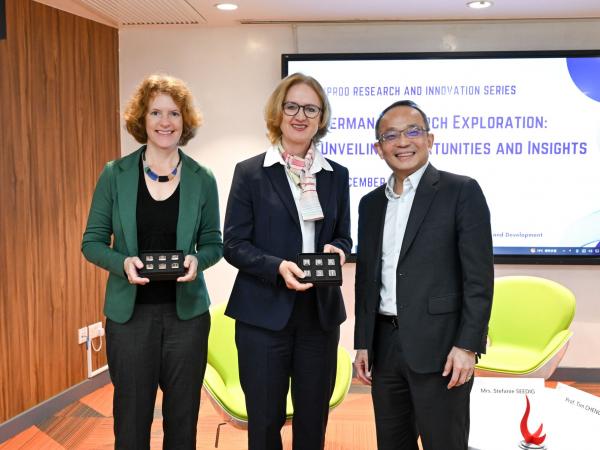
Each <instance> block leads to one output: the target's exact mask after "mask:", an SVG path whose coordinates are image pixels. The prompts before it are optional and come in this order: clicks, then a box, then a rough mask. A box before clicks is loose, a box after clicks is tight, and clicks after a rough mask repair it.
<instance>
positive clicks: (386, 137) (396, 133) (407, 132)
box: [379, 127, 429, 143]
mask: <svg viewBox="0 0 600 450" xmlns="http://www.w3.org/2000/svg"><path fill="white" fill-rule="evenodd" d="M427 132H429V130H427V129H425V128H421V127H408V128H405V129H404V130H391V131H387V132H386V133H383V134H382V135H380V136H379V142H382V143H383V142H393V141H397V140H398V139H400V136H401V135H404V137H405V138H407V139H417V138H420V137H421V136H423V135H424V134H425V133H427Z"/></svg>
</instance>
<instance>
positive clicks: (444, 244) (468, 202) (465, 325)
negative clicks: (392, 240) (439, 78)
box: [354, 164, 494, 373]
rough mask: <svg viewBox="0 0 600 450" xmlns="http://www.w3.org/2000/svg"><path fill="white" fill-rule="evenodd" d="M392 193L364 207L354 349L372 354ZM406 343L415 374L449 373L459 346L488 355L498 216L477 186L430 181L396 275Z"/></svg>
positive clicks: (444, 176)
mask: <svg viewBox="0 0 600 450" xmlns="http://www.w3.org/2000/svg"><path fill="white" fill-rule="evenodd" d="M387 202H388V200H387V197H386V195H385V185H383V186H380V187H378V188H377V189H375V190H373V191H371V192H370V193H368V194H367V195H365V196H364V197H363V198H362V199H361V201H360V204H359V220H358V252H357V268H356V285H355V302H356V303H355V307H356V309H355V314H356V323H355V336H354V347H355V348H356V349H367V350H368V353H369V360H370V363H372V355H373V336H374V330H375V322H376V318H377V314H378V311H379V303H380V291H381V248H382V245H385V243H383V242H382V239H383V226H384V222H385V213H386V209H387ZM396 280H397V281H396V306H397V311H398V323H399V329H398V337H399V339H400V342H401V345H402V350H403V352H404V354H405V357H406V361H407V363H408V365H409V366H410V368H411V369H412V370H414V371H416V372H419V373H434V372H441V371H442V369H443V367H444V364H445V363H446V358H447V356H448V353H449V352H450V349H451V348H452V346H456V347H459V348H464V349H468V350H472V351H474V352H477V353H485V346H486V337H487V330H488V321H489V317H490V312H491V307H492V296H493V289H494V266H493V251H492V233H491V226H490V212H489V209H488V206H487V203H486V200H485V197H484V195H483V192H482V191H481V188H480V187H479V184H478V183H477V182H476V181H475V180H473V179H472V178H468V177H465V176H461V175H455V174H452V173H449V172H443V171H438V170H437V169H436V168H435V167H433V166H432V165H431V164H429V166H428V167H427V169H426V170H425V172H424V173H423V177H422V178H421V181H420V182H419V185H418V187H417V191H416V193H415V198H414V201H413V204H412V208H411V211H410V215H409V219H408V223H407V226H406V231H405V234H404V240H403V241H402V247H401V250H400V256H399V258H398V266H397V271H396Z"/></svg>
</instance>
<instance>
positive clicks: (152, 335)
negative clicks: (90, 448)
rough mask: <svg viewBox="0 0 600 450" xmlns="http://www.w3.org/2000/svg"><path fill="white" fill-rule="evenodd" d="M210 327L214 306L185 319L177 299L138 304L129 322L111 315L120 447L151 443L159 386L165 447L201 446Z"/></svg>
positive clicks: (142, 447) (141, 449)
mask: <svg viewBox="0 0 600 450" xmlns="http://www.w3.org/2000/svg"><path fill="white" fill-rule="evenodd" d="M209 330H210V315H209V314H208V312H207V313H205V314H203V315H201V316H198V317H195V318H193V319H191V320H180V319H179V318H178V317H177V313H176V311H175V304H174V303H165V304H158V305H150V304H141V305H136V306H135V312H134V314H133V317H132V318H131V320H129V321H128V322H127V323H124V324H119V323H116V322H113V321H112V320H110V319H107V320H106V344H107V356H108V368H109V372H110V378H111V380H112V383H113V385H114V387H115V393H114V399H113V402H114V403H113V416H114V431H115V448H116V449H124V450H125V449H126V450H147V449H149V448H150V428H151V425H152V419H153V418H154V403H155V401H156V392H157V389H158V387H159V386H160V388H161V390H162V391H163V402H162V415H163V430H164V439H163V449H167V450H174V449H182V450H183V449H186V450H188V449H189V450H191V449H195V448H196V424H197V422H198V410H199V407H200V390H201V388H202V379H203V378H204V371H205V369H206V357H207V346H208V332H209Z"/></svg>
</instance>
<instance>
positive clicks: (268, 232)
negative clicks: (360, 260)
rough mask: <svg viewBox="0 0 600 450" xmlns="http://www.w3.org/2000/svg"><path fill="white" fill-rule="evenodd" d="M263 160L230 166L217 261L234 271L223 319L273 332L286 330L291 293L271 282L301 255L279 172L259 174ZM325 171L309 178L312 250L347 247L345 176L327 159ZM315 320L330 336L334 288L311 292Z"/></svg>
mask: <svg viewBox="0 0 600 450" xmlns="http://www.w3.org/2000/svg"><path fill="white" fill-rule="evenodd" d="M264 159H265V153H262V154H260V155H257V156H255V157H253V158H250V159H247V160H246V161H242V162H240V163H239V164H237V166H236V168H235V172H234V175H233V182H232V186H231V191H230V193H229V199H228V201H227V210H226V213H225V224H224V232H223V241H224V249H223V255H224V257H225V259H226V260H227V262H229V263H230V264H231V265H233V266H235V267H237V268H238V269H239V272H238V275H237V278H236V280H235V283H234V285H233V290H232V292H231V296H230V298H229V303H228V305H227V309H226V312H225V313H226V315H228V316H230V317H232V318H234V319H236V320H239V321H241V322H244V323H247V324H250V325H254V326H258V327H262V328H266V329H269V330H281V329H283V327H285V325H286V324H287V322H288V320H289V318H290V315H291V313H292V309H293V306H294V299H295V297H296V291H293V290H290V289H288V288H287V287H286V286H285V283H284V281H283V278H282V277H281V276H280V275H279V265H280V264H281V262H282V261H283V260H289V261H294V262H296V260H297V255H298V253H301V252H302V233H301V231H300V219H299V217H298V210H297V208H296V204H295V202H294V198H293V195H292V191H291V189H290V186H289V183H288V179H287V175H286V173H285V169H284V167H283V165H281V164H274V165H272V166H269V167H263V162H264ZM328 162H329V164H330V165H331V167H332V168H333V171H328V170H321V171H319V172H318V173H317V175H316V176H317V192H318V195H319V201H320V203H321V208H322V210H323V214H324V216H325V217H324V218H323V219H322V220H319V221H317V222H316V223H315V251H317V252H320V251H322V250H323V247H324V245H325V244H332V245H334V246H336V247H338V248H340V249H342V250H343V251H344V252H345V253H349V252H350V250H351V248H352V239H351V237H350V199H349V197H350V195H349V185H348V169H346V168H345V167H343V166H341V165H339V164H337V163H335V162H333V161H330V160H328ZM313 289H314V290H315V293H316V298H317V305H318V307H317V309H318V313H319V321H320V324H321V327H322V328H323V329H324V330H330V329H332V328H334V327H336V326H338V325H339V324H340V323H342V322H343V321H344V320H345V319H346V310H345V308H344V302H343V299H342V293H341V290H340V288H339V287H337V286H335V287H319V288H313Z"/></svg>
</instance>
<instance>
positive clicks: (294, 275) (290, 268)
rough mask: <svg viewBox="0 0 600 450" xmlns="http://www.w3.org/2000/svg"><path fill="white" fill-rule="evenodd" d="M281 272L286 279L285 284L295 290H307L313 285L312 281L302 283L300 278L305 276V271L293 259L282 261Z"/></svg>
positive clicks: (284, 279)
mask: <svg viewBox="0 0 600 450" xmlns="http://www.w3.org/2000/svg"><path fill="white" fill-rule="evenodd" d="M279 274H280V275H281V277H282V278H283V281H285V285H286V286H287V288H288V289H292V290H294V291H306V290H307V289H310V288H311V287H312V286H313V285H312V283H300V282H299V281H298V278H304V271H303V270H302V269H301V268H300V267H298V266H297V265H296V263H294V262H292V261H286V260H283V261H281V264H279Z"/></svg>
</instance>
